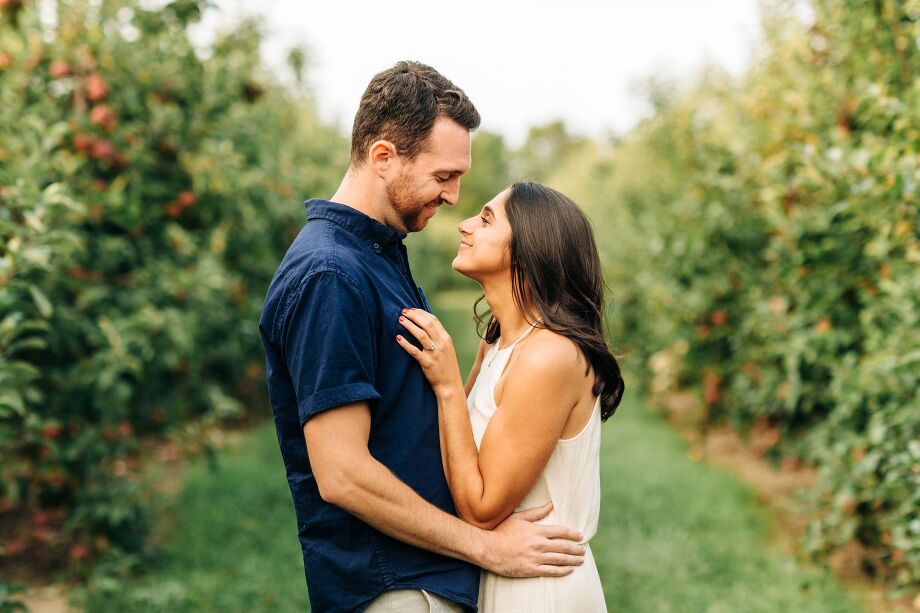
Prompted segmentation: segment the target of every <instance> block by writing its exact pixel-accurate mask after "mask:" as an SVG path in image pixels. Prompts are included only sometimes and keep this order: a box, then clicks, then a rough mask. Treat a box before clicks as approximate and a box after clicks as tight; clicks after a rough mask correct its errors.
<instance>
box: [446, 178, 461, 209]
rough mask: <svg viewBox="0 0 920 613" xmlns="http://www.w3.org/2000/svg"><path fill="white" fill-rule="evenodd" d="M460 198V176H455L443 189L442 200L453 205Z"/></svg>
mask: <svg viewBox="0 0 920 613" xmlns="http://www.w3.org/2000/svg"><path fill="white" fill-rule="evenodd" d="M459 199H460V177H454V178H453V179H451V180H450V181H448V182H447V184H446V185H445V186H444V189H443V190H442V191H441V200H443V201H444V202H445V203H446V204H449V205H451V206H453V205H455V204H457V200H459Z"/></svg>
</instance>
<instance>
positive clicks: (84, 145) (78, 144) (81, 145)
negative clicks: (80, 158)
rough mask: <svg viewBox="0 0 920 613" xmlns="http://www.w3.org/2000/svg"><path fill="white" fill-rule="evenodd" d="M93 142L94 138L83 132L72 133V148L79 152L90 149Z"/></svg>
mask: <svg viewBox="0 0 920 613" xmlns="http://www.w3.org/2000/svg"><path fill="white" fill-rule="evenodd" d="M95 142H96V139H95V138H93V137H92V136H90V135H89V134H84V133H83V132H77V133H76V134H74V135H73V148H74V149H76V150H77V151H78V152H80V153H86V152H87V151H89V150H90V149H92V148H93V145H94V144H95Z"/></svg>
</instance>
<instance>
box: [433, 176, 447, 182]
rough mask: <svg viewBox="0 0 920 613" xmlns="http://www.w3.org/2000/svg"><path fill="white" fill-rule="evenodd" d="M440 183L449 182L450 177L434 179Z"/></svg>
mask: <svg viewBox="0 0 920 613" xmlns="http://www.w3.org/2000/svg"><path fill="white" fill-rule="evenodd" d="M435 178H436V179H437V180H438V181H440V182H441V183H445V182H447V181H449V180H450V177H435Z"/></svg>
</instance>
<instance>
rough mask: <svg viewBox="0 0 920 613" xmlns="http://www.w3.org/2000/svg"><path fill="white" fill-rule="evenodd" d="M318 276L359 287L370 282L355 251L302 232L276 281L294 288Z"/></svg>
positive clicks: (331, 237)
mask: <svg viewBox="0 0 920 613" xmlns="http://www.w3.org/2000/svg"><path fill="white" fill-rule="evenodd" d="M308 226H309V224H308ZM315 230H319V229H318V228H316V229H315ZM317 275H333V276H337V277H341V278H343V279H346V280H348V281H349V282H351V283H352V284H353V285H355V286H358V287H361V286H364V285H366V284H367V283H368V282H369V280H368V279H367V275H366V271H365V265H364V264H363V261H362V257H361V254H360V253H358V252H357V250H356V249H354V248H353V247H352V246H351V245H349V244H347V243H345V242H343V241H341V240H336V237H335V236H334V235H329V234H326V233H325V232H317V231H314V232H308V231H307V228H304V230H302V231H301V233H300V234H299V235H298V236H297V238H296V239H295V240H294V243H293V244H292V245H291V247H290V249H288V252H287V254H285V256H284V259H283V260H282V262H281V265H280V267H279V269H278V273H277V274H276V281H280V282H281V283H283V284H284V285H294V286H297V285H301V284H303V283H304V282H305V281H307V280H309V279H310V278H312V277H316V276H317Z"/></svg>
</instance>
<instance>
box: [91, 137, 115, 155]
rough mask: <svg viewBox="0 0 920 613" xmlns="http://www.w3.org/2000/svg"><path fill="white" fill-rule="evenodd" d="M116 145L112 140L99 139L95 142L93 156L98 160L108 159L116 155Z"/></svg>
mask: <svg viewBox="0 0 920 613" xmlns="http://www.w3.org/2000/svg"><path fill="white" fill-rule="evenodd" d="M114 153H115V147H114V146H113V145H112V143H111V142H110V141H107V140H99V141H96V142H95V143H93V152H92V156H93V158H95V159H97V160H108V159H110V158H111V157H112V155H114Z"/></svg>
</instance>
